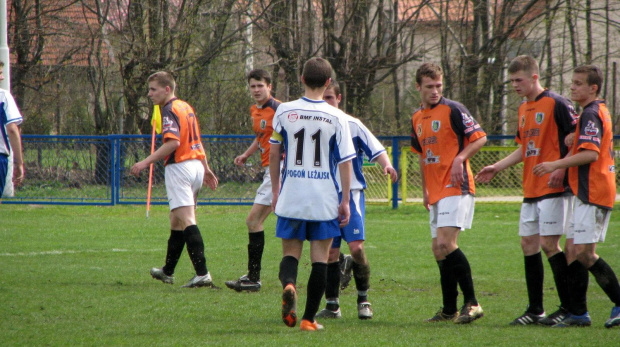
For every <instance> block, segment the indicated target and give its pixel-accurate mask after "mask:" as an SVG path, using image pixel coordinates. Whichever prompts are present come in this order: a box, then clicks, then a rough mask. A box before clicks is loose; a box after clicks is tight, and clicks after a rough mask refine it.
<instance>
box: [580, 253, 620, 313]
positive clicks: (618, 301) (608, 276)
mask: <svg viewBox="0 0 620 347" xmlns="http://www.w3.org/2000/svg"><path fill="white" fill-rule="evenodd" d="M588 270H590V272H591V273H592V275H594V278H595V279H596V283H598V285H599V286H601V288H602V289H603V291H604V292H605V294H607V296H608V297H609V299H610V300H611V301H612V302H613V303H614V304H615V305H616V306H620V285H619V284H618V278H617V277H616V274H615V273H614V270H612V268H611V266H609V264H607V262H605V261H604V260H603V258H598V260H597V261H596V262H594V265H592V266H591V267H590V268H589V269H588Z"/></svg>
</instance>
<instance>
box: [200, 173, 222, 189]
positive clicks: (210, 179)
mask: <svg viewBox="0 0 620 347" xmlns="http://www.w3.org/2000/svg"><path fill="white" fill-rule="evenodd" d="M202 183H203V184H206V185H207V187H209V188H211V190H215V189H216V188H217V185H218V183H219V180H218V179H217V176H215V174H214V173H213V171H211V170H207V171H205V175H204V176H203V178H202Z"/></svg>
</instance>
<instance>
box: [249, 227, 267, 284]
mask: <svg viewBox="0 0 620 347" xmlns="http://www.w3.org/2000/svg"><path fill="white" fill-rule="evenodd" d="M249 237H250V243H249V244H248V278H249V279H250V281H252V282H258V281H260V269H261V260H262V258H263V249H264V248H265V232H264V231H259V232H256V233H249Z"/></svg>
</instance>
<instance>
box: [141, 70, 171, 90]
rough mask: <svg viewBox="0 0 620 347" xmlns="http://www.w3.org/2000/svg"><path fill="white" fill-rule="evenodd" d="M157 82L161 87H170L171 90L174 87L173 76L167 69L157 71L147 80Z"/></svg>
mask: <svg viewBox="0 0 620 347" xmlns="http://www.w3.org/2000/svg"><path fill="white" fill-rule="evenodd" d="M153 81H155V82H157V84H159V85H160V86H162V87H170V88H171V89H172V91H174V89H175V88H176V82H175V81H174V76H172V74H171V73H170V72H167V71H157V72H156V73H154V74H152V75H150V76H149V78H148V79H147V82H149V83H150V82H153Z"/></svg>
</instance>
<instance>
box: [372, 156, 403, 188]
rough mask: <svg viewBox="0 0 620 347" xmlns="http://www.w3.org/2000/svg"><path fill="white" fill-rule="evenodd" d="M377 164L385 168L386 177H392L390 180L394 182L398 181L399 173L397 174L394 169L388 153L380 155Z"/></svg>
mask: <svg viewBox="0 0 620 347" xmlns="http://www.w3.org/2000/svg"><path fill="white" fill-rule="evenodd" d="M376 162H377V163H379V165H381V167H382V168H383V174H384V175H390V179H391V180H392V182H396V181H398V173H397V172H396V170H395V169H394V167H392V162H391V161H390V157H388V155H387V153H386V152H383V153H381V154H379V156H378V157H377V159H376Z"/></svg>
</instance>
